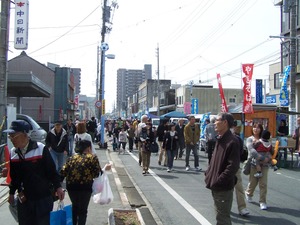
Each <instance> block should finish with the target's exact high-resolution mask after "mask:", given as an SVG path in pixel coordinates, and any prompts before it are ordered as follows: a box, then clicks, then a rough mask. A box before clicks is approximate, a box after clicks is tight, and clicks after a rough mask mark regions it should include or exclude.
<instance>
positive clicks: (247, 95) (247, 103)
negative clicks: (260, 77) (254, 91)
mask: <svg viewBox="0 0 300 225" xmlns="http://www.w3.org/2000/svg"><path fill="white" fill-rule="evenodd" d="M242 68H243V72H244V74H245V76H244V77H243V82H244V88H243V91H244V103H243V113H253V106H252V96H251V81H252V74H253V64H243V65H242Z"/></svg>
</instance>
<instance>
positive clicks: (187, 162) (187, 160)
mask: <svg viewBox="0 0 300 225" xmlns="http://www.w3.org/2000/svg"><path fill="white" fill-rule="evenodd" d="M198 148H199V147H198V145H186V153H185V166H186V167H189V166H190V154H191V151H193V154H194V166H195V168H196V167H198V166H199V155H198Z"/></svg>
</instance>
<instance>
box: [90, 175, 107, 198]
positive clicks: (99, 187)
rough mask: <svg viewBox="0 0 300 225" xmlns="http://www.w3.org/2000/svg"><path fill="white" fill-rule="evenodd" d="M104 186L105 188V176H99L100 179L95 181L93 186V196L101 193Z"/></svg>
mask: <svg viewBox="0 0 300 225" xmlns="http://www.w3.org/2000/svg"><path fill="white" fill-rule="evenodd" d="M103 186H104V176H103V174H102V175H99V177H97V178H95V179H94V182H93V186H92V188H93V195H95V194H98V193H101V192H102V190H103Z"/></svg>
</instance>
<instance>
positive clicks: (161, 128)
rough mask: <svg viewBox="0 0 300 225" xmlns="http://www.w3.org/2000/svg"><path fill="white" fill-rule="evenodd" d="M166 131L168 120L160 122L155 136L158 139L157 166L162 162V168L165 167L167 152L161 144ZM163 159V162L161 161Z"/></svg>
mask: <svg viewBox="0 0 300 225" xmlns="http://www.w3.org/2000/svg"><path fill="white" fill-rule="evenodd" d="M167 131H168V120H163V121H161V123H160V125H159V126H158V128H157V131H156V136H157V139H158V145H159V156H158V165H161V163H162V161H163V164H164V166H167V160H168V159H167V152H166V149H164V148H163V146H162V144H163V141H164V136H165V133H166V132H167ZM163 157H164V160H163Z"/></svg>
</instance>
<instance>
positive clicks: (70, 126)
mask: <svg viewBox="0 0 300 225" xmlns="http://www.w3.org/2000/svg"><path fill="white" fill-rule="evenodd" d="M63 128H64V129H65V131H66V132H67V135H68V142H69V151H68V156H71V155H72V152H73V144H74V135H75V134H76V127H75V124H74V123H73V121H72V119H68V121H67V123H66V124H65V125H64V127H63Z"/></svg>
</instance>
